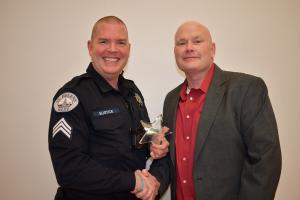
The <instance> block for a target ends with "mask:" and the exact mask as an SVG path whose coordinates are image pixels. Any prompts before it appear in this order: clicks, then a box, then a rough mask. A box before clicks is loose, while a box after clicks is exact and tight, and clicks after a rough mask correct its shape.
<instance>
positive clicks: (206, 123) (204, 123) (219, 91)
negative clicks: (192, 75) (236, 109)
mask: <svg viewBox="0 0 300 200" xmlns="http://www.w3.org/2000/svg"><path fill="white" fill-rule="evenodd" d="M225 81H226V79H225V77H224V75H223V71H222V70H221V69H220V68H219V67H218V66H217V65H215V72H214V77H213V79H212V82H211V85H210V87H209V89H208V93H207V96H206V100H205V104H204V107H203V111H202V113H201V119H200V123H199V124H198V131H197V138H196V144H195V155H194V156H195V157H194V160H196V159H197V158H198V157H199V154H200V152H201V150H202V148H203V145H204V143H205V140H206V138H207V136H208V134H209V130H210V127H211V126H212V124H213V121H214V119H215V117H216V114H217V110H218V107H219V105H220V103H221V101H222V98H223V95H224V92H225V87H224V84H223V83H224V82H225ZM194 163H196V162H194Z"/></svg>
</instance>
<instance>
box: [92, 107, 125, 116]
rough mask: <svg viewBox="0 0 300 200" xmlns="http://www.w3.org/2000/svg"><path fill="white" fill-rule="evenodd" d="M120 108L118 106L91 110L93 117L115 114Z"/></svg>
mask: <svg viewBox="0 0 300 200" xmlns="http://www.w3.org/2000/svg"><path fill="white" fill-rule="evenodd" d="M119 112H120V109H119V108H112V109H107V110H97V111H94V112H93V116H94V117H101V116H105V115H111V114H116V113H119Z"/></svg>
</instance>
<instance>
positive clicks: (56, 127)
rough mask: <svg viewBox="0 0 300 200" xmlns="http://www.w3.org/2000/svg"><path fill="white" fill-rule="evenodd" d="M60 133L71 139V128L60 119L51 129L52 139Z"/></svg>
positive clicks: (63, 119)
mask: <svg viewBox="0 0 300 200" xmlns="http://www.w3.org/2000/svg"><path fill="white" fill-rule="evenodd" d="M59 131H61V132H62V133H63V134H65V135H66V136H67V137H68V138H69V139H70V138H71V133H72V127H71V126H70V125H69V124H68V123H67V121H66V120H65V118H61V119H60V120H59V121H58V122H57V123H56V124H55V125H54V127H53V131H52V138H54V136H55V135H56V133H58V132H59Z"/></svg>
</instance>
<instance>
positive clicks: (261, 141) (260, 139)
mask: <svg viewBox="0 0 300 200" xmlns="http://www.w3.org/2000/svg"><path fill="white" fill-rule="evenodd" d="M240 117H241V118H240V120H241V134H242V137H243V139H244V143H245V147H246V152H247V156H246V159H245V161H244V167H243V170H242V175H241V189H240V194H239V199H240V200H253V199H255V200H271V199H274V196H275V192H276V188H277V185H278V182H279V177H280V173H281V150H280V144H279V136H278V130H277V124H276V119H275V116H274V112H273V109H272V105H271V102H270V99H269V96H268V91H267V87H266V85H265V83H264V81H263V80H262V79H260V78H258V79H254V80H253V81H252V83H251V84H249V86H248V89H247V92H246V94H245V96H244V99H243V103H242V108H241V115H240Z"/></svg>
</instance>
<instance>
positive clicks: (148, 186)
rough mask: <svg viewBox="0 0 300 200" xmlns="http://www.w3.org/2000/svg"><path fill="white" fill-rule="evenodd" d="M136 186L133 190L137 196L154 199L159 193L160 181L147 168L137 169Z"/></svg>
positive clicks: (144, 199) (146, 199) (135, 173)
mask: <svg viewBox="0 0 300 200" xmlns="http://www.w3.org/2000/svg"><path fill="white" fill-rule="evenodd" d="M134 175H135V188H134V190H133V191H131V193H132V194H134V195H135V196H136V197H137V198H139V199H143V200H153V199H155V197H156V195H157V194H158V189H159V186H160V183H159V182H158V181H157V179H156V178H155V177H154V176H152V175H151V174H150V173H149V172H148V171H147V170H146V169H143V170H142V171H141V170H136V171H135V172H134Z"/></svg>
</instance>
